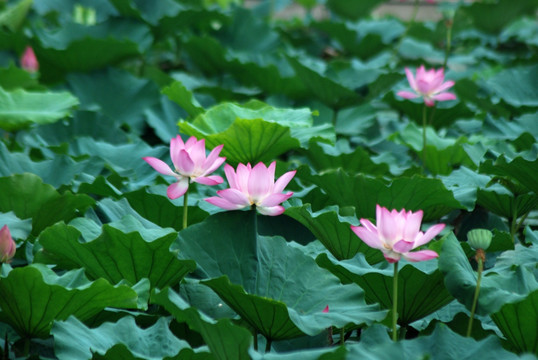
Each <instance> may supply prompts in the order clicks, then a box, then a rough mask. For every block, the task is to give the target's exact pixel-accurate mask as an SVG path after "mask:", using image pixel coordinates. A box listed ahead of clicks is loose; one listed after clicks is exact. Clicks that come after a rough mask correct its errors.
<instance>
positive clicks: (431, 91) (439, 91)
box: [396, 65, 456, 106]
mask: <svg viewBox="0 0 538 360" xmlns="http://www.w3.org/2000/svg"><path fill="white" fill-rule="evenodd" d="M405 74H406V75H407V81H409V85H410V86H411V88H412V89H413V90H414V92H411V91H398V92H397V93H396V95H398V96H401V97H403V98H404V99H414V98H417V97H422V98H423V99H424V103H425V104H426V105H427V106H433V104H434V103H435V100H437V101H446V100H455V99H456V95H454V94H452V93H450V92H444V91H445V90H446V89H448V88H451V87H452V86H453V85H454V81H452V80H449V81H445V82H443V81H444V79H445V75H444V69H439V70H437V71H435V69H431V70H427V71H426V70H425V69H424V65H421V66H420V67H419V68H418V69H417V73H416V77H415V76H413V74H412V73H411V71H410V70H409V69H408V68H405Z"/></svg>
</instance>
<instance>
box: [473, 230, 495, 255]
mask: <svg viewBox="0 0 538 360" xmlns="http://www.w3.org/2000/svg"><path fill="white" fill-rule="evenodd" d="M492 237H493V234H492V233H491V231H489V230H487V229H473V230H471V231H469V232H468V233H467V241H468V242H469V245H471V247H472V248H473V249H475V250H478V249H483V250H487V248H489V245H491V238H492Z"/></svg>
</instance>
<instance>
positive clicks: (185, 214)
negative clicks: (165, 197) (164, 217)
mask: <svg viewBox="0 0 538 360" xmlns="http://www.w3.org/2000/svg"><path fill="white" fill-rule="evenodd" d="M190 183H191V179H190V178H189V180H188V184H189V185H190ZM188 212H189V192H188V191H187V192H186V193H185V195H183V229H186V228H187V219H188Z"/></svg>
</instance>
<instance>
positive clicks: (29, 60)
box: [21, 46, 39, 72]
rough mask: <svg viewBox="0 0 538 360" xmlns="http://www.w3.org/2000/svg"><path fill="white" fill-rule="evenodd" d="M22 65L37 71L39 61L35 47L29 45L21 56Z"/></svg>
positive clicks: (30, 70)
mask: <svg viewBox="0 0 538 360" xmlns="http://www.w3.org/2000/svg"><path fill="white" fill-rule="evenodd" d="M21 67H22V68H23V69H24V70H26V71H28V72H36V71H37V70H39V62H38V61H37V58H36V56H35V53H34V49H32V48H31V47H30V46H27V47H26V49H25V50H24V53H23V54H22V56H21Z"/></svg>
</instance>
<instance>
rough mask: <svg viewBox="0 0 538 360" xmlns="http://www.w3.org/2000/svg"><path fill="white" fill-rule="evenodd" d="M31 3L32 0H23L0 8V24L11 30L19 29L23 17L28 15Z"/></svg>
mask: <svg viewBox="0 0 538 360" xmlns="http://www.w3.org/2000/svg"><path fill="white" fill-rule="evenodd" d="M32 3H33V0H23V1H19V2H17V3H16V4H11V5H10V6H8V7H7V8H6V9H2V11H1V12H0V26H5V27H7V28H8V29H9V30H11V31H13V32H17V31H19V30H20V28H21V25H22V24H23V23H24V19H25V18H26V16H28V11H29V10H30V7H31V6H32Z"/></svg>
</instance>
